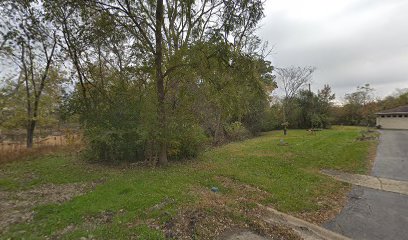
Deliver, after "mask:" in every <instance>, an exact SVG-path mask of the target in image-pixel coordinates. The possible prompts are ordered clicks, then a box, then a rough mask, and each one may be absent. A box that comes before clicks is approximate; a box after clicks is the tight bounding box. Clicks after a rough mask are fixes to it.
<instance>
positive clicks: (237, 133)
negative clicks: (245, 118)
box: [224, 122, 251, 141]
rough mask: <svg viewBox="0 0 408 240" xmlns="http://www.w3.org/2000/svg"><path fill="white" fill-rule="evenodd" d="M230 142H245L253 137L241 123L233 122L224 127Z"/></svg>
mask: <svg viewBox="0 0 408 240" xmlns="http://www.w3.org/2000/svg"><path fill="white" fill-rule="evenodd" d="M224 130H225V132H226V134H227V137H228V139H229V140H232V141H237V140H244V139H246V138H248V137H250V136H251V133H250V132H249V131H248V130H247V129H246V128H245V127H244V125H243V124H242V123H241V122H233V123H231V124H227V125H226V126H225V127H224Z"/></svg>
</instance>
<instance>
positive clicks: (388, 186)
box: [320, 169, 408, 195]
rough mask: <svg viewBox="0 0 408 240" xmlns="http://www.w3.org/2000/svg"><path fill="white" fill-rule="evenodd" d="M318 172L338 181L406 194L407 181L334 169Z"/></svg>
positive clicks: (407, 188) (407, 192) (407, 193)
mask: <svg viewBox="0 0 408 240" xmlns="http://www.w3.org/2000/svg"><path fill="white" fill-rule="evenodd" d="M320 172H321V173H323V174H324V175H327V176H330V177H332V178H334V179H336V180H338V181H342V182H347V183H350V184H354V185H358V186H362V187H368V188H373V189H378V190H383V191H388V192H394V193H400V194H405V195H408V181H397V180H393V179H388V178H379V177H373V176H367V175H360V174H351V173H344V172H340V171H336V170H325V169H323V170H321V171H320Z"/></svg>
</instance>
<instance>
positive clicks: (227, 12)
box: [85, 0, 263, 165]
mask: <svg viewBox="0 0 408 240" xmlns="http://www.w3.org/2000/svg"><path fill="white" fill-rule="evenodd" d="M85 4H86V6H87V7H88V8H90V9H95V10H96V11H99V12H102V13H106V14H109V15H110V16H112V17H113V18H114V21H115V22H116V23H117V24H118V25H119V26H121V27H122V28H123V29H124V30H125V31H127V33H128V34H129V36H132V40H131V41H132V42H133V46H134V49H133V50H134V51H135V52H136V53H139V54H141V55H144V56H146V58H147V59H146V60H147V62H148V63H149V64H150V63H152V62H153V63H154V64H153V66H152V65H150V66H151V67H152V69H154V71H152V72H149V75H150V77H149V78H150V80H153V79H154V81H155V85H156V95H157V121H156V122H157V126H158V127H157V129H158V132H157V135H158V142H159V145H160V147H159V151H160V153H159V164H163V165H164V164H166V163H167V161H168V160H167V144H168V137H169V136H168V134H169V133H168V123H167V115H168V111H169V109H168V108H167V107H166V106H167V102H168V101H169V97H170V96H167V93H168V92H172V91H171V89H170V88H171V87H173V86H177V85H178V84H177V83H176V82H174V81H177V79H175V78H174V77H172V75H173V72H174V71H176V69H178V68H182V67H183V66H185V65H186V64H189V63H187V62H185V61H183V59H182V58H181V57H182V56H185V52H186V51H188V49H189V48H190V47H191V46H192V45H194V43H197V42H205V41H209V40H210V39H219V40H222V41H224V42H225V43H229V42H230V43H231V45H232V46H233V48H234V50H236V51H242V49H244V48H245V47H246V46H247V44H246V43H247V42H249V41H251V38H252V33H253V32H254V29H255V27H256V24H257V22H258V21H259V20H260V19H261V17H262V16H263V13H262V10H263V7H262V1H260V0H250V1H221V0H216V1H207V0H206V1H202V2H194V1H166V2H165V3H164V2H163V1H162V0H157V1H154V2H152V1H127V0H125V1H119V0H117V1H97V2H95V3H89V2H86V1H85ZM140 16H143V17H140ZM231 39H232V41H231ZM180 60H181V61H180ZM136 64H137V65H145V64H146V62H143V61H141V62H139V63H136Z"/></svg>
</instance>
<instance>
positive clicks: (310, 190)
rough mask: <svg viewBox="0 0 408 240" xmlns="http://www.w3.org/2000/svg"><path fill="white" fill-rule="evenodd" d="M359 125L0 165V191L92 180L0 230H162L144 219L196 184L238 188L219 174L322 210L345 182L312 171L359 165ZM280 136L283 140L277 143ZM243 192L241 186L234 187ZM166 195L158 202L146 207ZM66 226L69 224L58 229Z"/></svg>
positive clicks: (166, 210)
mask: <svg viewBox="0 0 408 240" xmlns="http://www.w3.org/2000/svg"><path fill="white" fill-rule="evenodd" d="M360 130H361V129H359V128H353V127H336V128H334V129H332V130H324V131H321V132H318V133H317V134H316V135H310V134H309V133H308V132H306V131H305V130H290V131H289V132H288V136H282V133H281V132H268V133H265V134H263V135H262V136H260V137H257V138H253V139H250V140H247V141H243V142H236V143H231V144H228V145H226V146H223V147H219V148H216V149H212V150H209V151H207V152H204V153H203V154H202V155H201V156H199V157H198V158H197V159H195V160H191V161H187V162H177V163H172V164H170V166H168V167H166V168H147V167H139V168H135V167H134V168H120V167H107V166H100V165H96V164H89V163H84V162H81V161H79V160H77V159H76V158H75V157H72V156H70V155H67V154H59V155H58V154H54V155H51V156H47V157H43V158H39V159H35V160H30V161H21V162H15V163H11V164H7V165H3V166H0V191H1V192H19V191H24V190H25V191H27V190H30V189H35V188H37V187H39V186H41V185H43V184H49V183H53V184H69V183H77V182H84V183H85V182H95V183H96V187H95V188H94V189H93V190H90V191H88V192H87V193H85V194H83V195H81V196H77V197H74V198H73V199H71V200H69V201H66V202H63V203H60V204H57V203H55V204H42V205H41V204H40V205H38V206H36V207H35V208H34V210H35V214H34V217H33V219H32V220H31V221H28V222H25V223H20V224H14V225H12V226H10V227H9V228H8V230H7V231H6V232H5V233H3V234H2V237H0V238H4V239H8V238H12V239H22V238H26V239H27V238H28V239H43V238H44V237H45V236H51V237H52V236H55V234H56V233H58V237H60V238H64V239H79V238H80V237H83V236H85V237H88V236H90V235H92V236H91V238H92V237H93V238H96V239H127V238H130V237H132V236H133V237H138V238H139V239H162V238H164V234H163V232H162V231H161V230H160V227H158V228H155V227H152V225H154V224H152V222H157V224H158V225H159V226H161V224H164V223H166V222H167V221H169V219H171V218H172V217H174V216H176V215H177V213H178V212H179V211H181V210H182V209H183V208H185V207H191V206H194V205H195V204H198V203H199V202H200V196H202V195H200V194H196V190H197V189H200V191H204V194H206V191H208V194H213V193H211V192H210V188H211V187H212V186H216V187H219V188H220V192H219V193H217V194H218V195H219V196H222V197H223V198H225V199H228V198H232V197H236V195H237V192H238V195H239V191H240V190H239V189H231V188H232V187H231V186H228V185H225V184H224V183H223V182H222V181H223V180H222V179H232V180H233V181H234V182H235V183H239V184H245V185H250V186H254V187H257V188H259V189H261V190H263V191H265V192H267V193H268V195H267V197H263V198H259V202H260V203H262V204H267V205H270V206H273V207H275V208H277V209H278V210H281V211H284V212H289V213H293V214H296V213H300V212H309V213H313V212H316V211H319V210H320V211H322V210H327V211H329V210H331V209H330V208H331V205H330V201H331V199H332V198H333V196H335V195H337V194H339V193H344V191H345V189H346V188H347V185H345V184H342V183H339V182H336V181H334V180H331V179H329V178H327V177H325V176H323V175H321V174H319V169H322V168H331V169H338V170H343V171H348V172H353V173H364V172H366V171H367V167H368V165H369V164H368V158H367V156H368V153H369V151H370V149H371V151H372V149H373V148H372V147H373V146H374V145H375V142H368V141H365V142H364V141H355V139H356V137H358V136H359V132H360ZM280 139H284V141H285V142H286V143H287V145H285V146H280V145H279V142H280ZM246 193H247V192H245V191H244V190H243V192H242V194H246ZM168 199H171V201H167V200H168ZM0 201H2V200H1V198H0ZM166 201H167V202H168V203H167V204H165V205H164V206H163V207H161V208H154V207H153V206H157V204H160V203H163V202H166ZM225 201H227V200H225ZM227 202H228V201H227ZM238 205H239V206H238ZM243 206H244V207H247V208H251V207H252V205H251V204H249V203H246V202H244V201H243V202H242V203H239V202H238V203H237V202H234V203H233V204H231V205H229V206H228V208H229V209H230V208H231V209H232V210H231V212H234V211H233V209H234V208H242V207H243ZM208 211H210V212H211V209H208ZM104 213H112V214H111V215H112V218H111V220H110V221H108V222H106V221H105V222H98V221H93V219H96V218H98V216H99V217H100V216H101V214H104ZM215 214H216V213H215ZM240 214H241V215H242V216H240ZM232 215H233V216H231V217H232V218H234V219H235V220H234V221H246V220H247V219H246V217H245V214H243V213H242V212H239V211H238V212H237V214H235V215H234V214H232ZM90 222H93V223H92V224H91V223H90ZM69 226H75V227H72V228H71V230H69V231H62V230H63V229H69ZM0 235H1V234H0Z"/></svg>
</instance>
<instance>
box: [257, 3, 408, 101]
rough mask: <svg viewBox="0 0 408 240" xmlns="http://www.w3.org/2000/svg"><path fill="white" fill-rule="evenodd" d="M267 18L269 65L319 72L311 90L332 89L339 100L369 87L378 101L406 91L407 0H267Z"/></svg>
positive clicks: (264, 25) (262, 29)
mask: <svg viewBox="0 0 408 240" xmlns="http://www.w3.org/2000/svg"><path fill="white" fill-rule="evenodd" d="M265 15H266V17H265V18H264V19H263V21H262V22H261V24H260V29H259V31H258V34H259V35H260V37H261V38H262V39H263V40H266V41H268V42H269V44H270V46H274V51H273V54H272V55H271V56H270V60H272V62H273V64H274V65H275V66H277V67H286V66H290V65H294V66H315V67H317V71H316V72H315V74H314V77H313V84H312V89H313V90H317V89H319V88H321V87H322V86H323V85H324V84H329V85H330V86H331V87H332V89H333V91H334V92H335V93H336V98H337V100H341V99H342V98H343V97H344V94H345V93H347V92H352V91H354V90H355V89H356V87H357V86H361V85H364V84H365V83H369V84H370V85H371V86H372V87H374V88H375V89H376V95H377V96H379V97H384V96H386V95H389V94H392V93H393V92H394V91H395V89H396V88H408V0H308V1H305V0H303V1H302V0H267V1H266V3H265ZM278 92H279V91H278Z"/></svg>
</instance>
